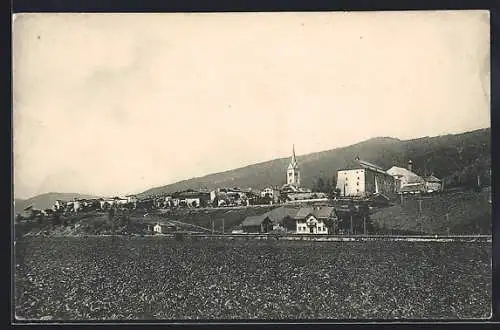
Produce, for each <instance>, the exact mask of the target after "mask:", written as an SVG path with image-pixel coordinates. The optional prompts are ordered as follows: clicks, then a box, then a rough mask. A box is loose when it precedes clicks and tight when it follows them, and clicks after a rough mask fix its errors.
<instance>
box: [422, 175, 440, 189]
mask: <svg viewBox="0 0 500 330" xmlns="http://www.w3.org/2000/svg"><path fill="white" fill-rule="evenodd" d="M424 181H425V190H426V192H435V191H442V190H443V183H442V182H441V180H439V179H438V178H436V177H435V176H434V175H431V176H428V177H426V178H424Z"/></svg>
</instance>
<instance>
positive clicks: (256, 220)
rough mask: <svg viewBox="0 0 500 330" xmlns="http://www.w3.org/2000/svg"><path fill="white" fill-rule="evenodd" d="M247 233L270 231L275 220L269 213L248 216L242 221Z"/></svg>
mask: <svg viewBox="0 0 500 330" xmlns="http://www.w3.org/2000/svg"><path fill="white" fill-rule="evenodd" d="M241 228H242V229H243V232H245V233H268V232H270V231H271V230H272V229H273V222H272V220H271V219H270V218H269V216H268V215H267V214H262V215H257V216H250V217H246V218H245V220H243V222H242V223H241Z"/></svg>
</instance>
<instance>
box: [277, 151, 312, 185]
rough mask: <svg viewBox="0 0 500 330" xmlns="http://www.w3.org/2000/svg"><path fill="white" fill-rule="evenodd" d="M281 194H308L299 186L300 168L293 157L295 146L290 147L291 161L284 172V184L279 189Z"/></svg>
mask: <svg viewBox="0 0 500 330" xmlns="http://www.w3.org/2000/svg"><path fill="white" fill-rule="evenodd" d="M281 192H283V193H297V192H310V190H309V189H304V188H302V187H301V185H300V166H299V163H298V162H297V157H296V156H295V145H293V146H292V159H291V160H290V164H289V165H288V168H287V170H286V183H285V184H284V185H283V187H281Z"/></svg>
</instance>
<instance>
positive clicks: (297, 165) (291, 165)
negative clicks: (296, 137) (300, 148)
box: [288, 145, 299, 169]
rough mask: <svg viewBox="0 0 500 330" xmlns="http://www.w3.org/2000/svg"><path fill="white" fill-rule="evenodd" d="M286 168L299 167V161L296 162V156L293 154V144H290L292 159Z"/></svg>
mask: <svg viewBox="0 0 500 330" xmlns="http://www.w3.org/2000/svg"><path fill="white" fill-rule="evenodd" d="M288 168H289V169H298V168H299V163H297V157H296V156H295V145H293V146H292V160H291V161H290V164H289V165H288Z"/></svg>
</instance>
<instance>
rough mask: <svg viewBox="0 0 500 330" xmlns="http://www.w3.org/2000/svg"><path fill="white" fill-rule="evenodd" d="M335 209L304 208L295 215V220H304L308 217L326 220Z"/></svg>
mask: <svg viewBox="0 0 500 330" xmlns="http://www.w3.org/2000/svg"><path fill="white" fill-rule="evenodd" d="M334 211H335V209H334V208H333V207H332V206H323V207H320V208H316V207H303V208H301V209H300V210H299V211H298V212H297V214H296V215H295V217H294V218H295V219H304V218H306V217H307V216H308V215H314V216H315V217H316V218H318V219H325V218H328V217H330V216H331V215H332V214H333V213H334Z"/></svg>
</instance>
